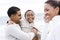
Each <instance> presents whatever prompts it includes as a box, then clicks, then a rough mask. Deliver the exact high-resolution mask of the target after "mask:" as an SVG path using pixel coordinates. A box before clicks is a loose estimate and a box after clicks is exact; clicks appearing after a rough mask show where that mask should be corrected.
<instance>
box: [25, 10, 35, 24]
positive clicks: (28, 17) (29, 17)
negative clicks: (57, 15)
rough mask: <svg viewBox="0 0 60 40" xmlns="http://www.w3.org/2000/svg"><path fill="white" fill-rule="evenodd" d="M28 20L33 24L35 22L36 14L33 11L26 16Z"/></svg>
mask: <svg viewBox="0 0 60 40" xmlns="http://www.w3.org/2000/svg"><path fill="white" fill-rule="evenodd" d="M26 20H27V21H28V22H29V23H32V22H33V21H34V13H33V12H32V11H29V12H27V14H26Z"/></svg>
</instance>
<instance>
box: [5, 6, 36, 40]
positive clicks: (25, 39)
mask: <svg viewBox="0 0 60 40" xmlns="http://www.w3.org/2000/svg"><path fill="white" fill-rule="evenodd" d="M7 14H8V16H9V18H10V20H9V21H8V22H7V27H6V38H7V39H6V40H32V39H33V38H34V36H35V34H36V33H37V31H36V30H32V31H31V32H30V33H25V32H23V31H22V30H21V25H20V22H21V18H22V17H21V11H20V9H19V8H18V7H14V6H13V7H10V8H9V9H8V11H7Z"/></svg>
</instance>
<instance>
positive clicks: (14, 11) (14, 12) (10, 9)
mask: <svg viewBox="0 0 60 40" xmlns="http://www.w3.org/2000/svg"><path fill="white" fill-rule="evenodd" d="M17 11H20V9H19V8H18V7H15V6H13V7H10V8H9V9H8V11H7V14H8V16H9V17H11V15H14V14H16V13H17Z"/></svg>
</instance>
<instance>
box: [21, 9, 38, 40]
mask: <svg viewBox="0 0 60 40" xmlns="http://www.w3.org/2000/svg"><path fill="white" fill-rule="evenodd" d="M34 17H35V16H34V12H33V11H32V10H27V11H26V12H25V20H24V21H23V22H22V30H23V31H25V32H28V33H29V32H30V31H31V29H35V30H37V29H36V28H35V26H34ZM33 40H38V36H35V38H33Z"/></svg>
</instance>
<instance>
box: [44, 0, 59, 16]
mask: <svg viewBox="0 0 60 40" xmlns="http://www.w3.org/2000/svg"><path fill="white" fill-rule="evenodd" d="M45 3H48V4H50V5H51V6H53V7H54V8H56V7H59V13H58V15H60V2H57V1H54V0H48V1H46V2H45Z"/></svg>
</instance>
